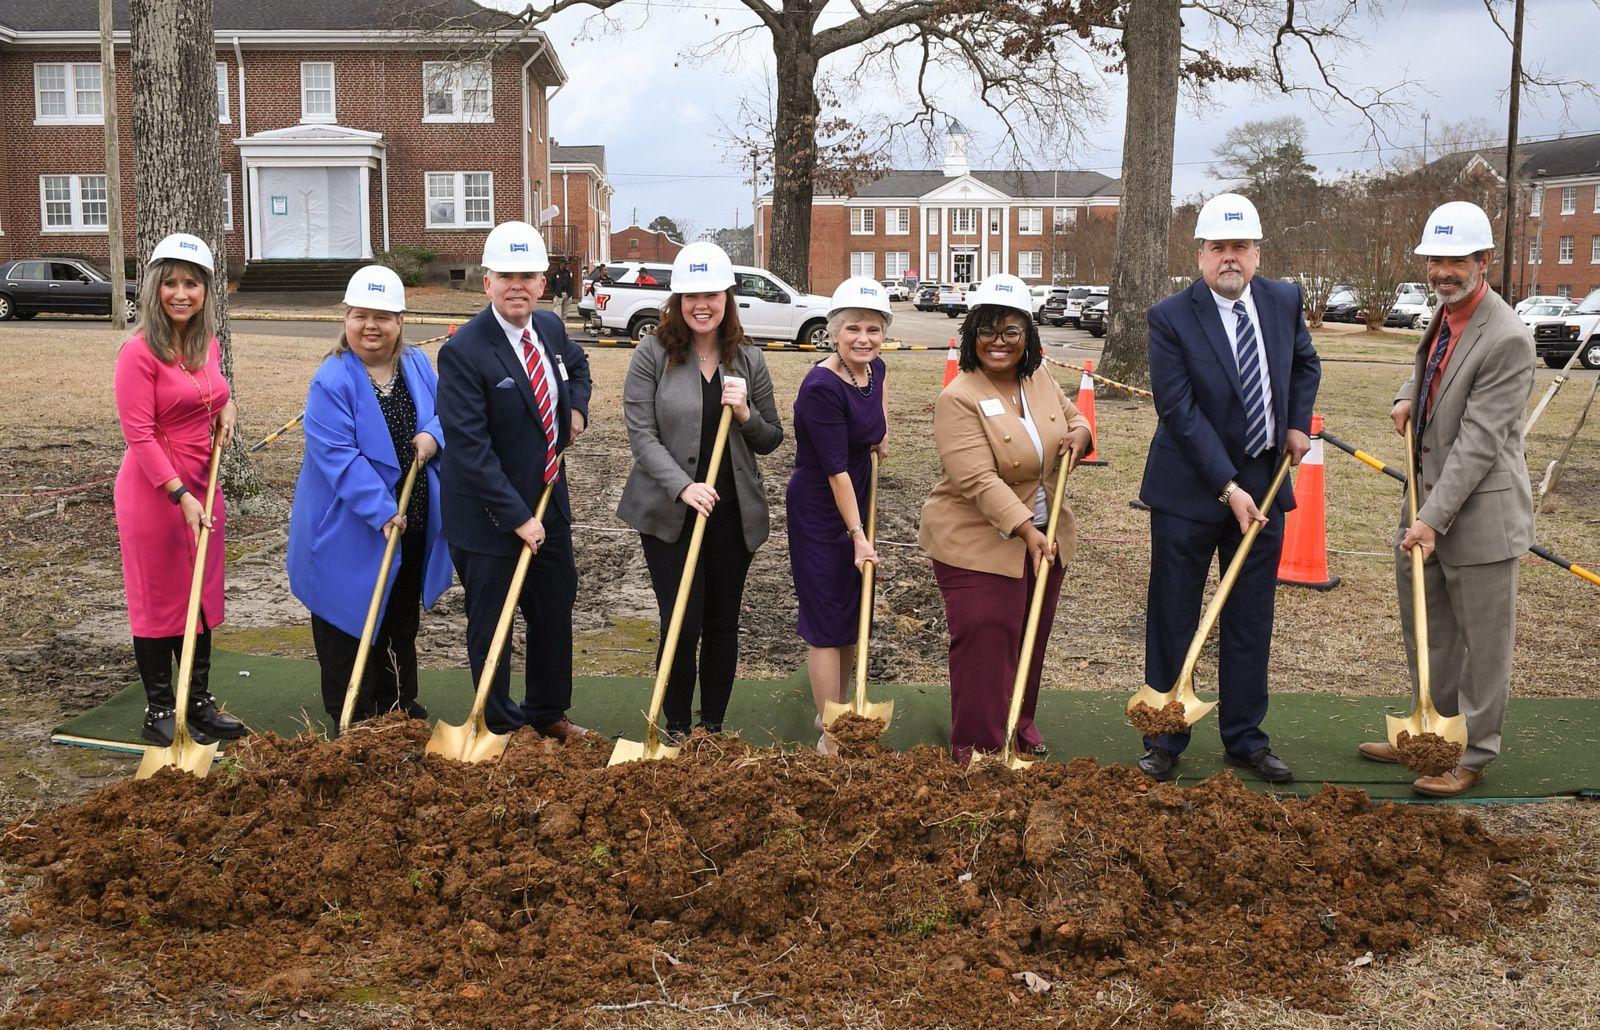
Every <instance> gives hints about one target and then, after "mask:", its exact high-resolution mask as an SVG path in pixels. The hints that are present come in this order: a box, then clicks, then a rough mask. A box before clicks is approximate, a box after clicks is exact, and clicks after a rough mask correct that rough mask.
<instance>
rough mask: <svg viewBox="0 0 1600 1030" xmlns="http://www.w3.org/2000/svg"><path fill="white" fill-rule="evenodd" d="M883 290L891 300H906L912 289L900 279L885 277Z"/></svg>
mask: <svg viewBox="0 0 1600 1030" xmlns="http://www.w3.org/2000/svg"><path fill="white" fill-rule="evenodd" d="M883 292H884V295H885V296H887V297H888V298H889V299H890V300H905V299H906V298H907V297H909V296H910V295H911V291H910V290H908V289H907V288H906V284H905V283H903V282H901V281H900V280H898V279H885V280H884V281H883Z"/></svg>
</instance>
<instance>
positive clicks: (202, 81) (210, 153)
mask: <svg viewBox="0 0 1600 1030" xmlns="http://www.w3.org/2000/svg"><path fill="white" fill-rule="evenodd" d="M213 14H214V7H213V0H129V3H128V20H129V27H130V30H131V49H132V60H131V62H130V64H131V68H132V74H133V131H134V137H135V138H136V139H138V141H139V145H138V146H137V147H136V148H134V152H135V167H134V183H135V193H136V195H137V198H138V208H137V210H138V219H137V221H138V234H137V239H136V240H135V250H136V252H137V255H138V262H137V264H138V266H139V267H141V268H142V267H144V265H145V263H146V261H147V260H148V258H149V254H150V251H151V250H152V249H154V247H155V245H156V243H158V242H159V241H160V240H161V239H162V237H164V236H167V235H168V234H170V233H174V232H187V233H193V234H194V235H196V236H199V237H200V238H201V239H203V240H205V241H206V242H207V243H208V244H210V246H211V251H212V253H213V254H215V255H217V260H218V263H219V265H220V266H221V267H219V268H218V269H216V271H215V274H214V277H213V281H212V286H211V289H212V293H213V294H214V295H215V296H214V300H215V305H216V312H217V324H216V325H215V326H214V327H213V331H214V332H215V333H216V335H217V339H218V340H219V341H220V342H221V345H222V374H223V376H224V377H226V378H227V380H228V382H229V385H230V386H231V385H232V384H233V381H234V378H233V346H232V340H231V339H230V337H231V333H230V332H229V326H228V272H227V250H226V247H225V243H224V239H223V234H222V162H221V157H220V154H219V151H218V149H217V73H216V60H217V57H216V42H215V40H216V29H215V20H214V16H213ZM139 301H140V303H141V304H154V303H156V298H154V297H140V298H139ZM240 406H241V408H242V407H243V405H242V404H241V405H240ZM224 473H225V478H226V483H227V488H228V491H229V492H230V493H233V494H241V495H243V494H252V493H255V492H256V490H257V489H258V487H259V484H258V483H257V481H256V476H255V472H254V469H253V467H252V465H251V463H250V456H249V454H248V452H247V451H246V449H245V446H244V443H243V441H242V440H241V439H240V438H238V437H235V438H234V442H233V446H232V447H231V448H229V451H228V454H227V458H226V461H225V462H224Z"/></svg>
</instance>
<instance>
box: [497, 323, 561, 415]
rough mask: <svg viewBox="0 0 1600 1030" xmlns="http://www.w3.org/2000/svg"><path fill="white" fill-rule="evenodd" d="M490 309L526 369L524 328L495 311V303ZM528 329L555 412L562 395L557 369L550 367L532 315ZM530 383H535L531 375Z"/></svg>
mask: <svg viewBox="0 0 1600 1030" xmlns="http://www.w3.org/2000/svg"><path fill="white" fill-rule="evenodd" d="M489 310H490V311H491V312H493V314H494V320H495V321H496V322H499V323H500V328H501V329H502V330H504V331H505V334H506V339H507V340H509V341H510V343H511V351H512V353H514V354H515V355H516V356H517V365H518V367H520V368H523V369H526V368H527V367H528V364H527V362H526V361H524V360H523V358H522V330H521V329H520V328H518V327H517V326H514V325H512V324H511V323H510V322H507V321H506V320H505V319H504V318H502V317H501V316H500V312H498V311H495V309H494V305H492V304H491V305H490V306H489ZM527 329H528V334H529V336H530V337H531V338H532V340H533V352H534V353H535V354H537V355H539V374H540V375H542V376H544V385H545V389H546V390H549V391H550V405H551V409H550V410H551V413H552V414H554V412H555V404H556V400H557V398H559V397H560V396H561V391H560V389H559V387H558V386H557V385H556V374H555V369H553V368H551V367H550V355H548V354H546V353H545V352H544V345H543V344H542V343H540V342H539V330H538V329H537V328H535V327H534V324H533V318H532V316H529V318H528V325H527ZM528 384H529V385H530V386H532V385H533V380H532V377H531V376H530V377H529V383H528Z"/></svg>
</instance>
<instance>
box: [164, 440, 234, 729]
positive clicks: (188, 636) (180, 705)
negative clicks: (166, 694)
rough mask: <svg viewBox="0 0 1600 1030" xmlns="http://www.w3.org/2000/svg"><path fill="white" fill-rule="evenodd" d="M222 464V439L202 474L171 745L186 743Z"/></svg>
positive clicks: (215, 446) (215, 445) (214, 445)
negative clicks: (202, 504)
mask: <svg viewBox="0 0 1600 1030" xmlns="http://www.w3.org/2000/svg"><path fill="white" fill-rule="evenodd" d="M221 465H222V440H221V438H220V437H219V438H217V439H216V441H215V442H213V443H212V445H211V469H210V471H209V472H207V473H206V504H205V517H204V518H203V519H201V520H200V536H199V538H198V539H197V540H196V541H195V552H194V576H193V578H191V579H190V581H189V609H188V615H187V616H186V619H185V622H184V626H183V650H182V651H181V652H179V656H178V690H177V693H176V695H175V696H174V697H173V701H174V703H175V704H176V706H177V712H176V714H175V715H174V717H173V718H174V721H175V726H174V729H173V736H172V740H173V744H174V746H179V742H180V741H186V740H189V739H190V737H189V681H190V680H191V679H193V678H194V645H195V637H196V636H197V635H198V634H199V631H200V630H199V626H200V595H201V594H202V593H203V592H204V588H205V581H206V548H207V546H209V545H210V543H211V527H210V526H209V525H207V523H209V522H210V521H211V512H212V510H213V509H214V508H215V507H216V503H217V470H218V469H219V468H220V467H221Z"/></svg>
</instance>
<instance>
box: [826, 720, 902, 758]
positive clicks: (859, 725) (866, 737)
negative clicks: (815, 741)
mask: <svg viewBox="0 0 1600 1030" xmlns="http://www.w3.org/2000/svg"><path fill="white" fill-rule="evenodd" d="M888 728H889V724H888V723H886V722H884V721H883V720H882V719H868V718H867V717H866V716H864V715H857V714H855V713H854V712H846V713H845V714H844V715H841V716H839V717H838V718H837V719H835V720H833V725H831V726H829V727H828V736H830V737H832V738H833V739H834V741H836V742H837V743H838V745H839V752H840V754H845V755H855V756H864V755H867V754H870V753H875V752H878V751H883V750H885V748H884V747H883V745H881V744H879V743H878V740H879V738H881V737H882V736H883V733H884V731H885V730H887V729H888Z"/></svg>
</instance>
